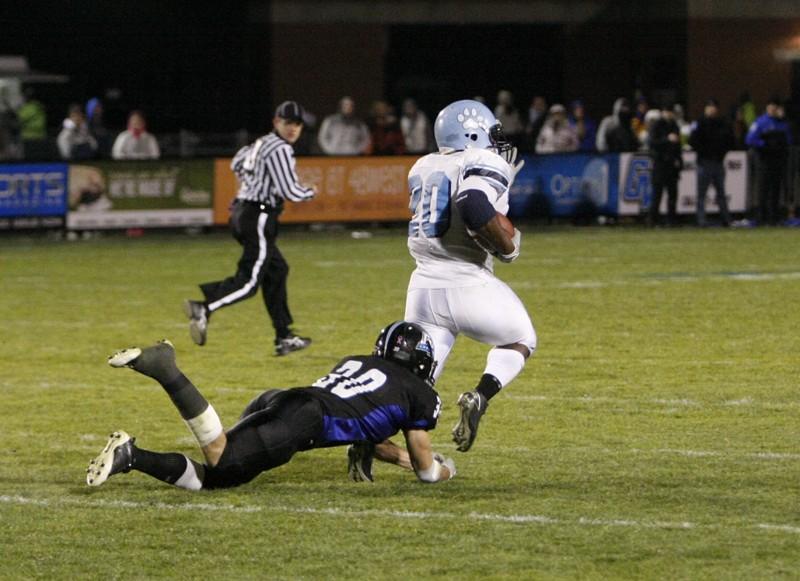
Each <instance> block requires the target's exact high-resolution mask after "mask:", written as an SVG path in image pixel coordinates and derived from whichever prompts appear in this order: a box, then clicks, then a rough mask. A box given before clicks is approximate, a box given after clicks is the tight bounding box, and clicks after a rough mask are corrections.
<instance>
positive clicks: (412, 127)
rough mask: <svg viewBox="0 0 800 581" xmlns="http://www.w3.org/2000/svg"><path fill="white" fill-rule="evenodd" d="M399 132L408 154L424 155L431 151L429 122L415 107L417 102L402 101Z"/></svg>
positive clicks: (431, 140)
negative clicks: (401, 133)
mask: <svg viewBox="0 0 800 581" xmlns="http://www.w3.org/2000/svg"><path fill="white" fill-rule="evenodd" d="M400 130H401V131H402V132H403V138H404V139H405V144H406V151H407V152H408V153H413V154H425V153H430V152H431V151H433V130H432V129H431V122H430V120H429V119H428V116H427V115H425V113H424V112H423V111H420V109H419V107H417V102H416V101H415V100H414V99H406V100H405V101H403V115H402V116H401V117H400Z"/></svg>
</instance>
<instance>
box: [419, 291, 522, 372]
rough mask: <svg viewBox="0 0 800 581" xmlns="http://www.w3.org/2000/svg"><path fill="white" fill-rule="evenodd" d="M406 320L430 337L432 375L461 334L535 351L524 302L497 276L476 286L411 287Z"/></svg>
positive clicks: (440, 370) (445, 358) (441, 367)
mask: <svg viewBox="0 0 800 581" xmlns="http://www.w3.org/2000/svg"><path fill="white" fill-rule="evenodd" d="M405 320H406V321H411V322H413V323H418V324H419V325H422V327H423V328H424V329H425V330H426V331H427V332H428V333H429V334H430V336H431V339H433V347H434V353H433V354H434V358H435V359H436V361H437V366H436V372H435V374H434V376H435V378H438V377H439V375H441V373H442V371H443V370H444V364H445V361H446V360H447V356H448V355H449V354H450V350H451V349H452V348H453V343H455V340H456V337H457V336H458V335H459V334H460V333H463V334H464V335H466V336H467V337H469V338H471V339H474V340H476V341H479V342H481V343H485V344H487V345H494V346H498V345H511V344H513V343H520V344H522V345H525V346H526V347H527V348H528V349H530V352H531V354H533V352H534V351H535V350H536V331H535V330H534V328H533V323H532V322H531V318H530V316H529V315H528V312H527V311H526V310H525V305H523V304H522V301H521V300H519V297H518V296H517V295H516V294H515V293H514V291H513V290H511V288H510V287H509V286H508V285H507V284H506V283H504V282H503V281H501V280H499V279H492V280H488V281H486V282H485V283H483V284H480V285H476V286H467V287H456V288H416V289H411V290H409V291H408V295H407V297H406V313H405Z"/></svg>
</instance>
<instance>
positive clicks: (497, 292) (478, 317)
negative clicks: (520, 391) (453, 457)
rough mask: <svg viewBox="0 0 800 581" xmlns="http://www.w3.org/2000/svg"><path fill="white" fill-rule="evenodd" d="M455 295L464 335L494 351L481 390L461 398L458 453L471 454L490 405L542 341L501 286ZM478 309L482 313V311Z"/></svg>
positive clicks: (456, 434)
mask: <svg viewBox="0 0 800 581" xmlns="http://www.w3.org/2000/svg"><path fill="white" fill-rule="evenodd" d="M452 295H453V296H452V297H451V303H452V305H453V307H452V308H453V311H454V313H455V319H456V322H457V323H458V324H459V326H460V329H461V330H462V331H463V332H464V334H466V335H467V336H468V337H470V338H472V339H475V340H477V341H480V342H482V343H488V344H490V345H495V347H493V348H492V350H491V351H490V352H489V354H488V356H487V358H486V368H485V369H484V373H483V375H482V376H481V379H480V381H479V382H478V385H477V386H476V387H475V388H473V390H472V391H468V392H465V393H462V394H461V395H460V396H459V398H458V407H459V420H458V423H456V425H455V426H454V427H453V440H454V441H455V443H456V445H457V449H458V450H459V451H461V452H466V451H468V450H469V449H470V448H471V447H472V444H473V443H474V441H475V438H476V436H477V432H478V426H479V423H480V420H481V418H482V417H483V415H484V414H485V413H486V410H487V408H488V405H489V400H491V399H492V398H493V397H494V396H495V395H497V393H499V392H500V390H501V389H502V388H503V387H505V386H506V385H508V384H509V383H510V382H511V381H512V380H513V379H514V378H515V377H516V376H517V375H519V373H520V372H521V371H522V369H523V368H524V367H525V361H526V359H527V358H528V357H529V356H530V355H531V354H532V353H533V352H534V350H535V349H536V343H537V338H536V331H535V329H534V328H533V323H532V322H531V320H530V317H529V316H528V313H527V311H526V310H525V307H524V305H523V304H522V301H520V300H519V298H518V297H517V295H516V294H515V293H514V292H513V291H512V290H511V288H510V287H508V285H506V284H505V283H503V282H502V281H500V280H494V281H491V282H489V283H487V284H486V285H483V286H476V287H468V288H462V289H454V290H453V292H452ZM476 305H483V307H482V308H480V309H477V308H475V306H476Z"/></svg>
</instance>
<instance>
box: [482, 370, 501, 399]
mask: <svg viewBox="0 0 800 581" xmlns="http://www.w3.org/2000/svg"><path fill="white" fill-rule="evenodd" d="M501 387H502V386H501V385H500V380H499V379H497V378H496V377H495V376H494V375H492V374H490V373H484V374H483V375H482V376H481V380H480V382H478V387H476V388H475V391H477V392H478V393H479V394H481V395H482V396H483V397H484V398H485V399H486V401H487V402H488V401H489V400H490V399H492V398H493V397H494V396H496V395H497V394H498V393H499V392H500V388H501Z"/></svg>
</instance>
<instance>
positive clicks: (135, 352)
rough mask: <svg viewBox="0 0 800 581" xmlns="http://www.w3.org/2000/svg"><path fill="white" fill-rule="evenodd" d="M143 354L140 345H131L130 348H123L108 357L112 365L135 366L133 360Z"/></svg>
mask: <svg viewBox="0 0 800 581" xmlns="http://www.w3.org/2000/svg"><path fill="white" fill-rule="evenodd" d="M141 354H142V350H141V349H139V348H138V347H131V348H130V349H122V350H120V351H117V352H116V353H114V354H113V355H112V356H111V357H109V358H108V364H109V365H110V366H111V367H133V362H134V361H135V360H136V359H137V358H138V357H139V355H141Z"/></svg>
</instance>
